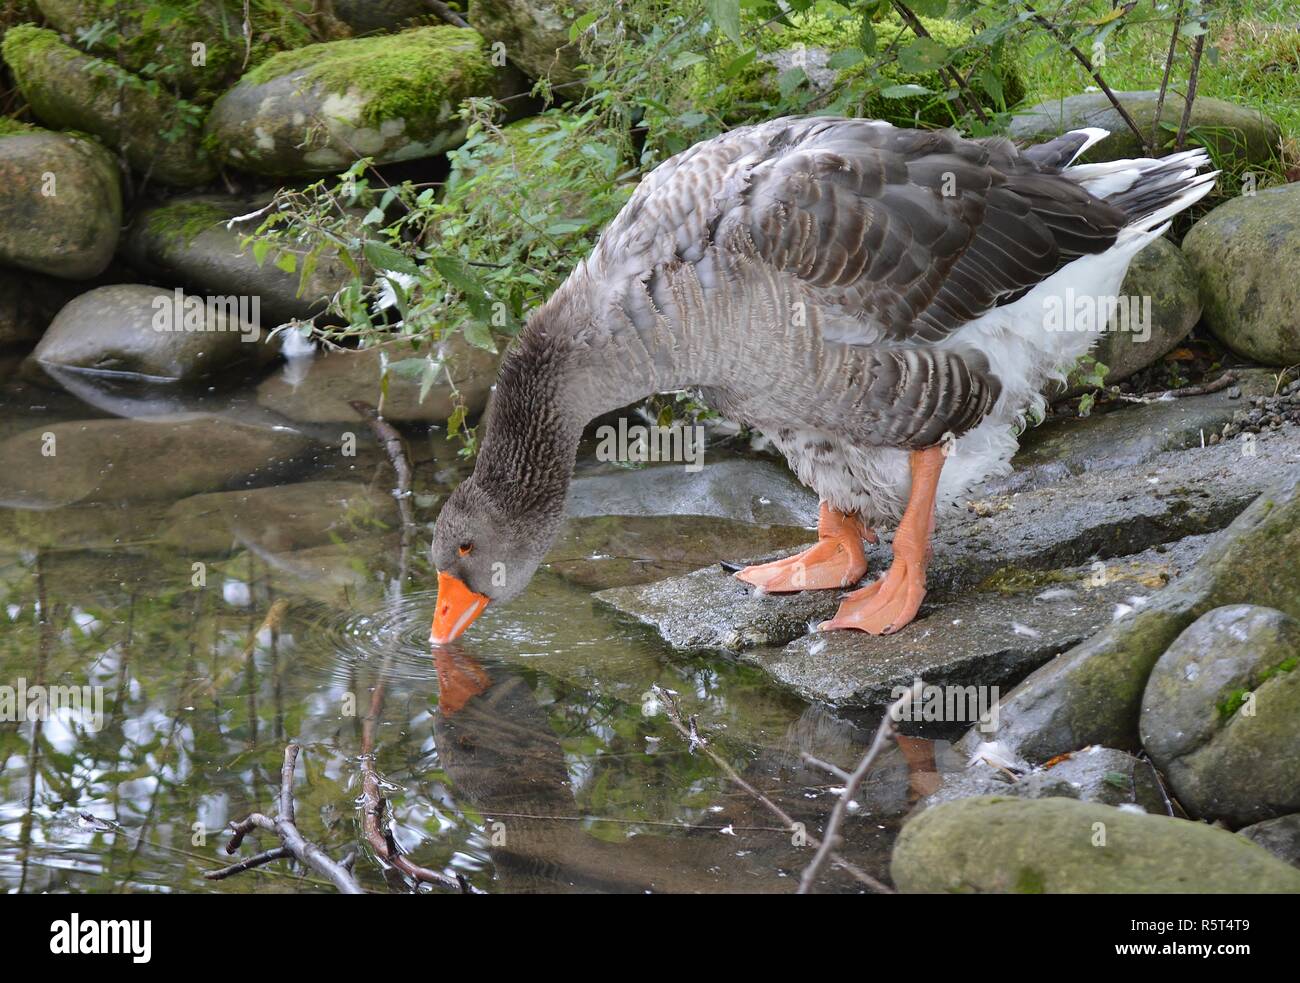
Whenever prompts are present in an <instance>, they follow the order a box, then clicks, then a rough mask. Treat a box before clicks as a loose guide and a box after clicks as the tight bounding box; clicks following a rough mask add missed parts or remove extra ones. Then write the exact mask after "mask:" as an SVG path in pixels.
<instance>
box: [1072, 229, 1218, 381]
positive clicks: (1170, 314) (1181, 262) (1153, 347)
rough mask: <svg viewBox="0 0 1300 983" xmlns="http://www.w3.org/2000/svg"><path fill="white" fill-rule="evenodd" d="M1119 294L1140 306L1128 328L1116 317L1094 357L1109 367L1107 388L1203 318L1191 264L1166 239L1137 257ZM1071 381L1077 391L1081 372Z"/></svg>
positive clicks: (1162, 351) (1161, 355) (1148, 361)
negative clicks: (1138, 312)
mask: <svg viewBox="0 0 1300 983" xmlns="http://www.w3.org/2000/svg"><path fill="white" fill-rule="evenodd" d="M1119 294H1120V297H1121V298H1125V299H1126V300H1127V301H1131V302H1132V303H1134V304H1136V305H1138V306H1137V311H1140V314H1138V317H1137V319H1136V321H1134V322H1128V323H1126V321H1127V319H1120V318H1117V317H1116V316H1114V315H1112V317H1111V319H1110V321H1109V322H1108V324H1107V329H1106V331H1105V332H1103V333H1102V336H1101V338H1100V339H1099V340H1098V341H1097V345H1096V347H1095V348H1093V349H1092V352H1091V353H1090V354H1091V355H1092V357H1093V358H1094V359H1096V360H1097V361H1098V362H1100V363H1101V364H1102V365H1104V366H1106V369H1107V372H1106V385H1108V386H1110V385H1114V384H1115V383H1117V382H1121V381H1123V380H1124V379H1127V378H1128V377H1129V376H1131V375H1133V374H1134V373H1136V372H1139V371H1141V370H1142V369H1145V368H1146V367H1147V366H1148V365H1151V364H1153V363H1155V362H1157V361H1159V360H1160V359H1162V358H1164V356H1165V355H1167V354H1168V353H1169V352H1171V351H1173V349H1174V346H1176V345H1177V344H1178V343H1179V342H1180V341H1182V340H1183V339H1184V338H1186V337H1187V335H1188V333H1190V332H1191V330H1192V328H1194V327H1195V326H1196V322H1197V321H1199V320H1200V318H1201V298H1200V296H1199V294H1198V292H1197V283H1196V275H1195V273H1194V272H1193V270H1192V265H1191V263H1189V262H1188V260H1187V257H1186V256H1184V255H1183V254H1182V251H1181V250H1180V249H1179V248H1178V247H1177V246H1175V245H1174V244H1173V243H1172V242H1170V241H1169V240H1168V239H1163V238H1162V239H1157V240H1155V242H1153V243H1151V245H1149V246H1147V247H1146V248H1145V249H1143V250H1142V251H1141V252H1140V253H1138V254H1137V255H1136V256H1135V257H1133V263H1132V265H1130V266H1129V268H1128V273H1127V274H1126V275H1125V277H1124V284H1123V286H1121V287H1120V291H1119ZM1148 304H1149V305H1150V306H1149V307H1148V306H1147V305H1148ZM1069 381H1070V383H1071V384H1072V388H1076V387H1078V386H1079V385H1080V382H1081V379H1080V375H1079V373H1075V374H1074V375H1072V376H1071V377H1070V380H1069Z"/></svg>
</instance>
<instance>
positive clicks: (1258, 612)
mask: <svg viewBox="0 0 1300 983" xmlns="http://www.w3.org/2000/svg"><path fill="white" fill-rule="evenodd" d="M1140 728H1141V736H1142V746H1143V747H1145V748H1146V750H1147V753H1148V754H1150V755H1151V759H1152V760H1153V761H1154V762H1155V763H1156V764H1157V765H1159V766H1160V769H1161V771H1163V772H1164V773H1165V775H1166V776H1168V778H1169V784H1170V785H1171V786H1172V788H1173V790H1174V792H1175V794H1176V795H1177V797H1178V801H1179V802H1181V803H1182V805H1183V807H1184V808H1185V809H1187V811H1188V812H1189V813H1190V814H1191V815H1193V816H1195V817H1197V818H1200V819H1210V820H1216V819H1217V820H1222V821H1223V822H1225V823H1227V824H1228V825H1229V826H1232V827H1234V828H1235V827H1238V826H1244V825H1247V824H1249V823H1257V822H1262V821H1263V820H1266V819H1277V818H1279V817H1281V816H1283V815H1286V814H1288V813H1293V812H1300V754H1294V753H1288V752H1286V751H1284V749H1287V748H1289V749H1293V750H1294V749H1296V748H1300V621H1297V620H1296V619H1295V618H1292V617H1290V616H1288V615H1286V614H1283V613H1282V612H1281V611H1277V610H1274V609H1273V608H1265V607H1257V606H1255V605H1253V604H1236V605H1228V606H1225V607H1221V608H1216V609H1214V610H1213V611H1210V612H1208V613H1206V614H1204V615H1202V616H1201V617H1200V618H1198V619H1197V620H1196V621H1195V622H1193V623H1192V624H1191V625H1190V626H1189V627H1188V628H1186V629H1185V630H1184V631H1183V632H1182V634H1180V635H1179V636H1178V637H1177V638H1176V639H1174V642H1173V644H1172V645H1170V646H1169V648H1168V649H1167V650H1166V651H1165V654H1164V655H1162V656H1161V657H1160V659H1159V660H1158V661H1157V662H1156V665H1155V668H1154V669H1153V670H1152V671H1151V678H1150V679H1148V680H1147V685H1146V691H1145V693H1144V694H1143V697H1142V716H1141V720H1140Z"/></svg>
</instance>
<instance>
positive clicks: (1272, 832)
mask: <svg viewBox="0 0 1300 983" xmlns="http://www.w3.org/2000/svg"><path fill="white" fill-rule="evenodd" d="M1237 833H1238V834H1239V835H1241V836H1244V837H1246V838H1247V839H1248V840H1252V841H1254V842H1255V843H1258V844H1259V845H1260V846H1262V847H1263V848H1264V849H1265V850H1267V851H1268V852H1269V853H1271V854H1273V856H1275V857H1277V858H1278V859H1279V860H1285V861H1286V862H1287V863H1289V864H1290V865H1291V866H1292V867H1300V813H1292V814H1291V815H1289V816H1279V817H1278V818H1277V819H1266V820H1264V821H1263V822H1262V823H1255V824H1254V825H1253V826H1247V827H1246V828H1245V829H1239V830H1237Z"/></svg>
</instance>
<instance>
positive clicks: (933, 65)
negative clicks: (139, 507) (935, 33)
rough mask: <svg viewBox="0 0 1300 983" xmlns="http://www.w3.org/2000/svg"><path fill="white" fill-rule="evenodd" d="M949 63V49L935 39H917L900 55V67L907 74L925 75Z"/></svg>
mask: <svg viewBox="0 0 1300 983" xmlns="http://www.w3.org/2000/svg"><path fill="white" fill-rule="evenodd" d="M947 62H948V49H947V48H945V47H944V46H943V45H941V44H940V43H939V42H938V41H936V40H934V38H917V39H916V40H915V41H913V42H912V43H911V44H909V45H908V46H907V47H906V48H904V49H903V50H901V51H900V52H899V53H898V64H899V67H900V68H902V69H903V71H905V72H912V73H914V74H917V75H924V74H926V73H927V72H933V71H936V70H938V69H940V68H942V67H943V66H944V65H945V64H947Z"/></svg>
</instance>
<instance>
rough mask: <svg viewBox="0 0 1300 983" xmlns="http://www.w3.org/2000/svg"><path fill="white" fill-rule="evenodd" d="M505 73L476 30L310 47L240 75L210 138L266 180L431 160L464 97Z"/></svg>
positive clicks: (486, 91)
mask: <svg viewBox="0 0 1300 983" xmlns="http://www.w3.org/2000/svg"><path fill="white" fill-rule="evenodd" d="M507 74H508V73H505V72H502V71H500V70H498V69H497V68H494V67H493V64H492V61H491V58H490V54H489V52H488V49H487V45H486V43H485V42H484V41H483V38H482V37H480V36H479V35H478V34H477V33H476V32H474V31H471V30H468V29H465V28H458V27H451V26H446V25H443V26H438V27H423V28H418V29H415V30H411V31H405V32H403V33H401V34H396V35H384V36H378V37H368V38H353V39H350V40H345V41H330V42H327V43H324V44H314V45H309V46H308V47H305V48H300V49H298V50H297V51H290V52H285V53H283V54H279V55H276V56H275V57H274V58H271V59H270V60H269V61H267V62H265V63H263V64H262V65H260V66H259V67H257V68H255V69H253V70H252V71H251V72H249V73H248V74H247V75H245V76H244V77H243V78H242V79H241V80H240V82H239V84H238V85H236V86H235V87H234V88H233V89H231V90H230V91H229V92H227V93H226V94H225V95H224V96H222V97H221V98H220V99H219V100H218V101H217V103H216V105H215V106H213V108H212V113H211V114H210V116H209V117H208V125H207V128H208V136H209V138H210V139H211V140H212V141H213V142H214V143H216V144H218V145H219V146H220V147H221V152H222V155H223V157H224V158H225V160H226V161H228V162H229V163H230V164H232V165H234V166H236V167H239V168H241V169H242V170H247V171H252V172H253V173H255V174H264V175H269V176H272V177H280V176H293V175H310V174H326V173H333V172H335V171H339V170H342V169H344V168H346V167H347V166H348V165H349V164H351V163H352V162H353V161H356V160H358V159H359V158H361V157H373V158H374V159H375V162H376V163H379V164H385V163H392V162H394V161H400V160H412V159H415V158H419V157H432V156H434V155H435V154H440V153H443V152H444V151H446V150H449V149H451V148H453V147H456V146H459V145H460V143H461V142H462V141H463V140H464V138H465V123H464V121H462V120H460V119H459V118H457V116H456V109H457V107H458V106H459V105H460V103H461V101H462V100H464V99H467V98H469V97H470V96H486V95H493V94H494V89H495V87H496V86H497V85H498V84H501V83H504V82H505V78H506V75H507ZM495 94H499V95H504V94H506V93H503V92H496V93H495Z"/></svg>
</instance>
